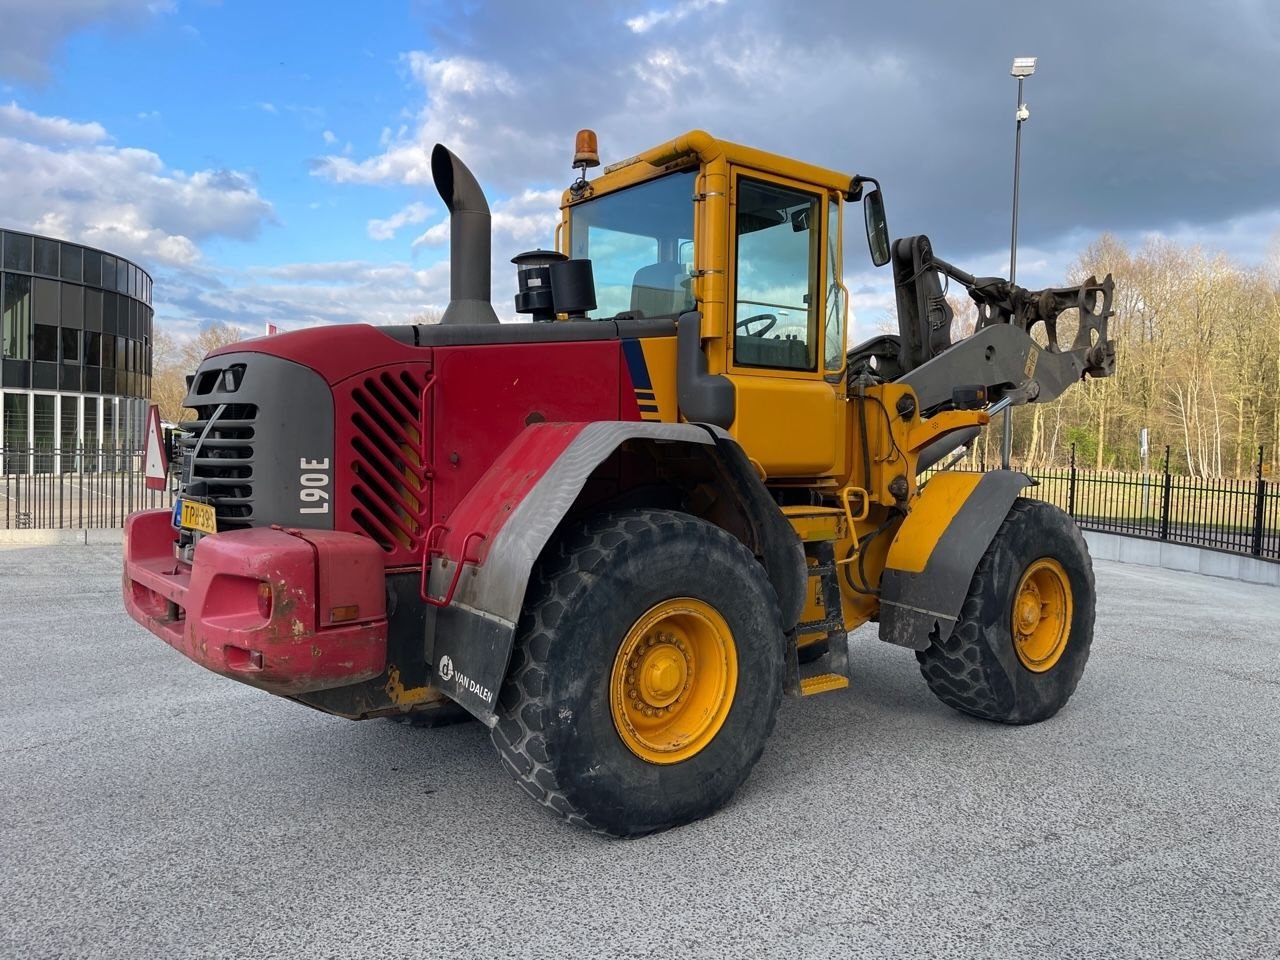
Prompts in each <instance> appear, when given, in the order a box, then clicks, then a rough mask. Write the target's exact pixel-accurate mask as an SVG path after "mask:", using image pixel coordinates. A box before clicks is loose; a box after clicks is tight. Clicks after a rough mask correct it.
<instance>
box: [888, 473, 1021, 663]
mask: <svg viewBox="0 0 1280 960" xmlns="http://www.w3.org/2000/svg"><path fill="white" fill-rule="evenodd" d="M1032 482H1033V481H1032V480H1031V478H1030V477H1028V476H1027V475H1026V474H1024V473H1017V472H1014V471H1011V470H993V471H992V472H990V473H983V474H977V473H939V474H937V475H935V476H934V477H932V478H931V479H930V480H929V482H928V483H927V484H926V485H925V487H924V490H923V491H922V492H921V494H920V496H919V497H918V498H917V499H916V501H915V503H914V504H913V505H912V508H911V512H910V513H909V514H908V515H907V519H906V520H904V521H903V523H902V526H901V527H900V528H899V530H898V535H897V536H896V537H895V538H894V541H893V545H892V546H891V547H890V548H889V555H888V557H887V559H886V561H885V569H884V575H883V576H882V577H881V579H880V639H881V640H884V641H885V642H886V643H893V644H897V645H898V646H901V647H910V648H911V649H913V650H924V649H925V648H926V647H928V646H929V640H930V635H931V634H932V633H933V631H934V630H937V631H939V632H940V633H941V634H942V635H943V636H946V635H948V634H949V633H950V632H951V629H952V628H953V627H954V626H955V622H956V618H957V617H959V615H960V608H961V606H963V604H964V598H965V594H966V593H967V592H968V590H969V583H970V581H972V580H973V572H974V570H976V569H977V568H978V561H979V560H981V559H982V555H983V554H984V553H985V552H986V550H987V547H988V546H990V545H991V541H992V539H993V538H994V537H995V535H996V531H997V530H999V529H1000V524H1002V523H1004V518H1005V517H1006V516H1007V515H1008V513H1009V508H1010V507H1011V506H1013V502H1014V500H1016V499H1017V498H1018V495H1019V494H1020V493H1021V492H1022V490H1023V488H1024V487H1027V486H1029V485H1031V483H1032Z"/></svg>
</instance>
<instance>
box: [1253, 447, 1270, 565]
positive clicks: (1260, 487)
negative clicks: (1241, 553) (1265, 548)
mask: <svg viewBox="0 0 1280 960" xmlns="http://www.w3.org/2000/svg"><path fill="white" fill-rule="evenodd" d="M1266 502H1267V481H1266V480H1265V479H1264V478H1263V476H1262V445H1261V444H1259V446H1258V483H1257V486H1256V487H1255V488H1254V494H1253V542H1252V543H1251V544H1250V545H1249V552H1250V553H1252V554H1253V555H1254V556H1255V557H1260V556H1262V527H1263V515H1264V513H1265V504H1266Z"/></svg>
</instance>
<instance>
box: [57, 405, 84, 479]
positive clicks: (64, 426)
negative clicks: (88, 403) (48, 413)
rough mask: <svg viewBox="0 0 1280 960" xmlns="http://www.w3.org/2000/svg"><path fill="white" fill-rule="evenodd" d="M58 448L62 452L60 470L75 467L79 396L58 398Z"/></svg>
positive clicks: (70, 469)
mask: <svg viewBox="0 0 1280 960" xmlns="http://www.w3.org/2000/svg"><path fill="white" fill-rule="evenodd" d="M58 413H59V423H58V450H59V452H60V453H61V454H62V472H63V473H71V472H72V471H74V470H75V469H76V459H77V458H76V454H77V452H78V451H79V448H80V398H79V397H67V396H63V397H60V398H59V399H58Z"/></svg>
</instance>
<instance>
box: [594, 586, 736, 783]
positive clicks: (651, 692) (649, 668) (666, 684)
mask: <svg viewBox="0 0 1280 960" xmlns="http://www.w3.org/2000/svg"><path fill="white" fill-rule="evenodd" d="M737 669H738V664H737V651H736V648H735V646H734V642H733V635H732V633H731V632H730V630H729V625H728V624H727V623H726V622H725V621H724V618H723V617H721V616H720V614H719V612H718V611H716V610H715V608H713V607H712V606H710V605H709V604H707V603H705V602H703V601H701V600H693V599H690V598H680V599H674V600H667V601H664V602H663V603H660V604H658V605H656V606H655V607H653V608H652V609H651V610H649V611H648V612H647V613H646V614H645V615H644V616H642V617H641V618H640V619H639V620H638V621H636V623H635V625H634V626H632V628H631V629H630V630H629V631H628V632H627V635H626V637H624V638H623V640H622V643H621V645H620V646H619V647H618V654H617V657H616V658H615V660H614V667H613V673H612V676H611V680H610V706H611V710H612V713H613V722H614V727H615V728H616V729H617V731H618V735H619V736H620V737H621V738H622V741H623V743H625V744H626V745H627V747H628V748H629V749H630V750H631V752H632V753H634V754H636V755H637V756H638V757H640V758H641V759H643V760H647V761H649V762H650V763H678V762H679V761H681V760H686V759H688V758H689V757H692V756H693V755H694V754H696V753H698V752H699V751H700V750H701V749H702V748H703V747H705V746H706V745H707V744H708V743H710V742H711V740H712V739H714V737H715V735H716V733H718V732H719V730H720V727H721V726H723V724H724V720H725V717H727V716H728V713H729V707H730V706H732V704H733V694H734V690H735V688H736V686H737Z"/></svg>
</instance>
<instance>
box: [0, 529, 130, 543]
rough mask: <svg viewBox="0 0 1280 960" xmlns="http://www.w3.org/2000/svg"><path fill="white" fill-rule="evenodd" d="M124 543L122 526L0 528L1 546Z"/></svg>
mask: <svg viewBox="0 0 1280 960" xmlns="http://www.w3.org/2000/svg"><path fill="white" fill-rule="evenodd" d="M123 543H124V530H123V529H121V528H120V527H102V528H95V529H90V530H0V547H6V546H10V547H43V546H57V545H63V546H84V545H85V544H88V545H90V546H97V545H101V544H105V545H108V546H110V545H116V546H119V545H121V544H123Z"/></svg>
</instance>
